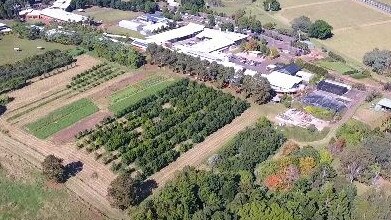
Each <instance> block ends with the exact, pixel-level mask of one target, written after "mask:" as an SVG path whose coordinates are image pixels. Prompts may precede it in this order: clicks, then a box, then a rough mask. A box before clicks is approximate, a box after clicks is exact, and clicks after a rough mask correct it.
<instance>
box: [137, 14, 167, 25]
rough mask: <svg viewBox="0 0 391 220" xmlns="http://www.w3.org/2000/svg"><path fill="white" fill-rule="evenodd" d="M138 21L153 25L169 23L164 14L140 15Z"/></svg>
mask: <svg viewBox="0 0 391 220" xmlns="http://www.w3.org/2000/svg"><path fill="white" fill-rule="evenodd" d="M137 20H140V21H143V22H149V23H153V24H155V23H162V22H167V21H168V19H167V18H165V17H164V16H163V15H162V14H159V13H155V14H145V15H140V16H138V17H137Z"/></svg>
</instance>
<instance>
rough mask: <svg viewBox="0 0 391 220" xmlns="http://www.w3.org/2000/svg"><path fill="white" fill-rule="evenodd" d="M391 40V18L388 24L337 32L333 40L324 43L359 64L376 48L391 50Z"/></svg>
mask: <svg viewBox="0 0 391 220" xmlns="http://www.w3.org/2000/svg"><path fill="white" fill-rule="evenodd" d="M368 10H370V9H368ZM390 38H391V17H390V21H389V22H387V23H380V24H375V25H371V26H369V25H368V26H363V27H355V28H352V29H346V30H341V31H336V32H335V35H334V36H333V37H332V38H331V39H328V40H325V41H322V43H323V44H324V45H325V46H326V47H329V48H331V49H332V50H335V51H338V52H339V53H341V54H343V55H345V56H348V57H350V58H352V59H354V60H356V61H357V62H362V57H363V56H364V54H365V53H366V52H368V51H371V50H373V49H374V48H379V49H390V48H391V41H390V40H389V39H390Z"/></svg>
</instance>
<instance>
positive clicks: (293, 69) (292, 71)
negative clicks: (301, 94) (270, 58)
mask: <svg viewBox="0 0 391 220" xmlns="http://www.w3.org/2000/svg"><path fill="white" fill-rule="evenodd" d="M300 70H301V67H299V66H298V65H296V64H294V63H291V64H288V65H286V66H284V67H282V68H281V69H279V70H278V72H280V73H285V74H288V75H291V76H295V75H296V73H297V72H299V71H300Z"/></svg>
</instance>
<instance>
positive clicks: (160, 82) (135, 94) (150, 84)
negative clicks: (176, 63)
mask: <svg viewBox="0 0 391 220" xmlns="http://www.w3.org/2000/svg"><path fill="white" fill-rule="evenodd" d="M175 81H176V80H175V79H173V78H169V79H167V78H165V77H162V76H156V75H154V76H151V77H150V78H148V79H145V80H143V81H140V82H138V83H137V84H135V85H131V86H129V87H127V88H125V89H123V90H121V91H118V92H116V93H115V94H113V95H112V96H111V97H110V110H111V111H113V112H114V113H119V112H121V111H122V110H124V109H126V108H127V107H129V106H131V105H133V104H134V103H136V102H137V101H139V100H141V99H143V98H146V97H148V96H150V95H153V94H155V93H157V92H159V91H161V90H163V89H164V88H166V87H168V86H170V85H171V84H173V83H174V82H175Z"/></svg>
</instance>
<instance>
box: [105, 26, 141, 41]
mask: <svg viewBox="0 0 391 220" xmlns="http://www.w3.org/2000/svg"><path fill="white" fill-rule="evenodd" d="M106 32H107V33H110V34H119V35H125V36H128V37H135V38H139V39H145V36H144V35H142V34H140V33H139V32H137V31H133V30H129V29H126V28H122V27H119V26H117V25H113V26H110V27H108V28H107V29H106Z"/></svg>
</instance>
